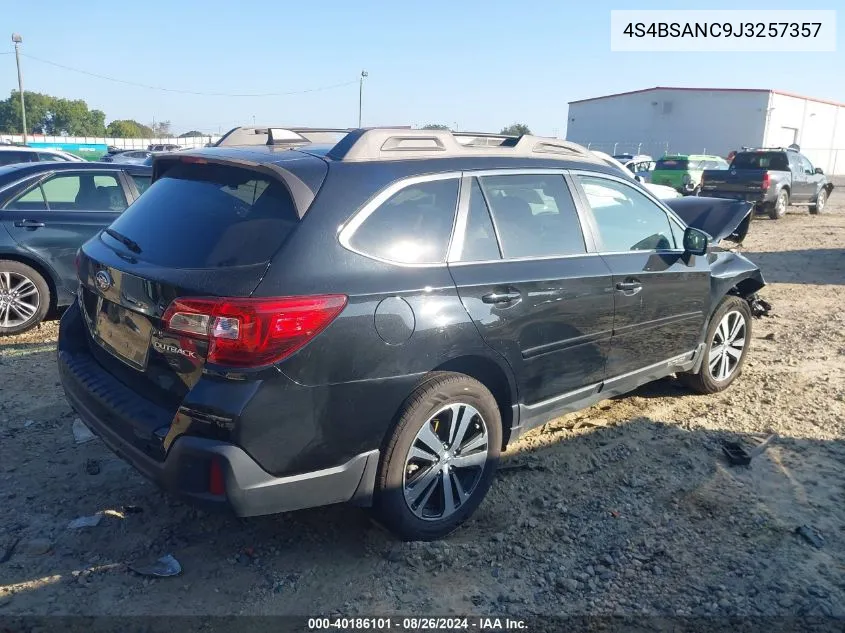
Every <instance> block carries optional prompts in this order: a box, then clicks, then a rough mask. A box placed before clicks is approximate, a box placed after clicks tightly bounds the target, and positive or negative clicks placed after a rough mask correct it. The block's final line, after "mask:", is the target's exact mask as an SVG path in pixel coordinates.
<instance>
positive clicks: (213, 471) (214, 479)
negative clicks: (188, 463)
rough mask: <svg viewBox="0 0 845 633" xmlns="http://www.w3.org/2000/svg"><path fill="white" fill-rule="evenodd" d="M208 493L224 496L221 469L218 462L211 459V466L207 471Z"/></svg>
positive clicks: (224, 488) (224, 485)
mask: <svg viewBox="0 0 845 633" xmlns="http://www.w3.org/2000/svg"><path fill="white" fill-rule="evenodd" d="M208 491H209V492H210V493H211V494H213V495H217V496H221V497H222V496H223V495H225V494H226V481H225V480H224V479H223V467H222V466H221V465H220V460H219V459H217V458H216V457H215V458H212V460H211V466H209V469H208Z"/></svg>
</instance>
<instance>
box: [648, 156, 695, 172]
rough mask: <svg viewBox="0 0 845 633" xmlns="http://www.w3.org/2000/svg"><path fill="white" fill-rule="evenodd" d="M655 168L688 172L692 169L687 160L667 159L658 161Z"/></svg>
mask: <svg viewBox="0 0 845 633" xmlns="http://www.w3.org/2000/svg"><path fill="white" fill-rule="evenodd" d="M654 168H655V169H663V170H670V171H686V170H687V169H689V168H690V162H689V161H688V160H687V159H686V158H667V159H665V160H659V161H657V165H655V167H654Z"/></svg>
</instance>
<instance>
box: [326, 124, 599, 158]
mask: <svg viewBox="0 0 845 633" xmlns="http://www.w3.org/2000/svg"><path fill="white" fill-rule="evenodd" d="M537 154H542V155H543V157H544V158H561V159H564V158H567V157H570V158H571V157H572V156H573V155H575V156H579V157H581V158H586V159H589V160H591V161H595V162H598V158H596V157H595V156H594V155H593V154H591V153H590V151H589V150H588V149H587V148H586V147H583V146H582V145H578V144H577V143H572V142H570V141H562V140H560V139H556V138H545V137H541V136H533V135H530V134H525V135H523V136H519V137H515V136H505V135H500V134H474V133H452V132H450V131H449V130H407V129H390V128H375V129H360V130H353V131H351V132H350V133H349V134H347V135H346V136H345V137H344V138H343V139H341V141H340V142H338V143H337V145H335V146H334V147H333V148H332V149H331V151H329V153H328V155H327V156H328V157H329V158H331V159H333V160H338V161H343V162H363V161H375V160H406V159H422V158H446V157H451V156H455V157H457V156H523V157H528V156H535V155H537Z"/></svg>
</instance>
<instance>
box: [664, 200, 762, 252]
mask: <svg viewBox="0 0 845 633" xmlns="http://www.w3.org/2000/svg"><path fill="white" fill-rule="evenodd" d="M663 202H664V203H665V204H666V205H667V206H668V207H669V208H670V209H672V211H674V212H675V214H676V215H677V216H678V217H679V218H681V219H682V220H683V221H684V222H685V223H686V225H687V226H691V227H693V228H696V229H699V230H700V231H704V232H705V233H707V234H708V235H710V237H712V238H713V241H714V242H720V241H721V240H729V241H731V242H737V243H739V244H741V243H742V240H744V239H745V236H746V235H747V234H748V227H749V226H750V224H751V218H752V211H753V209H754V204H753V203H751V202H746V201H745V200H728V199H725V198H703V197H700V196H687V197H685V198H674V199H670V200H664V201H663Z"/></svg>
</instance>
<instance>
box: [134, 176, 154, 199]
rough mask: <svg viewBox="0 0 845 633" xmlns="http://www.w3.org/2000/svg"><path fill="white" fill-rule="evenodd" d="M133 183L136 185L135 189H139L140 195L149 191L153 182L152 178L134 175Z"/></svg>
mask: <svg viewBox="0 0 845 633" xmlns="http://www.w3.org/2000/svg"><path fill="white" fill-rule="evenodd" d="M132 181H133V182H134V183H135V187H136V188H137V189H138V193H139V194H141V193H144V192H145V191H146V190H147V189H149V188H150V183H151V182H152V177H151V176H139V175H137V174H132Z"/></svg>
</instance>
